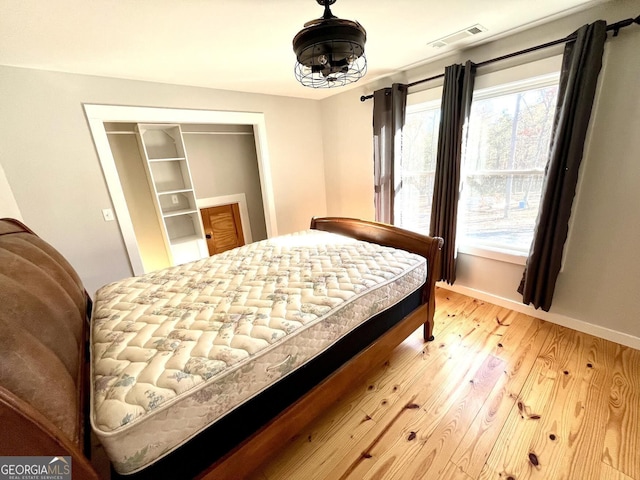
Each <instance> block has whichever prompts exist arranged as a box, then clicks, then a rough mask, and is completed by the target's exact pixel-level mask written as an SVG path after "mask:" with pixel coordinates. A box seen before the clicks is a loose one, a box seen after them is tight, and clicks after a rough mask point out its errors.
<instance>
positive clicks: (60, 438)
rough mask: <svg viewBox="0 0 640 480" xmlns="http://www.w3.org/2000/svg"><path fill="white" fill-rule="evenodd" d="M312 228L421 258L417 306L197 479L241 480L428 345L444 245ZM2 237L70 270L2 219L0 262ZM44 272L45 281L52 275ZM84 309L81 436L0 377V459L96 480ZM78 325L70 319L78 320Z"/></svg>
mask: <svg viewBox="0 0 640 480" xmlns="http://www.w3.org/2000/svg"><path fill="white" fill-rule="evenodd" d="M311 228H312V229H317V230H324V231H327V232H333V233H339V234H343V235H347V236H350V237H353V238H356V239H359V240H364V241H368V242H372V243H377V244H381V245H386V246H391V247H396V248H400V249H403V250H407V251H410V252H413V253H416V254H419V255H421V256H423V257H425V258H426V259H427V264H428V274H427V281H426V283H425V284H424V286H423V287H422V292H421V304H420V306H419V307H418V308H416V309H415V310H413V311H412V312H411V313H409V314H408V315H407V316H406V317H404V318H403V319H402V320H401V321H400V322H399V323H397V324H396V325H395V326H394V327H392V328H391V329H389V330H388V331H387V332H386V333H384V334H383V335H382V336H381V337H380V338H379V339H378V340H377V341H375V342H374V343H372V344H371V345H369V346H368V347H366V348H365V349H363V350H362V351H361V352H360V353H359V354H357V355H356V356H354V357H352V358H351V360H349V361H348V362H347V363H345V364H344V365H343V366H341V367H340V368H339V369H338V370H336V371H335V372H334V373H333V374H332V375H330V376H329V377H327V378H326V379H325V380H324V381H322V382H321V383H320V384H318V385H317V386H316V387H314V388H313V389H312V390H310V391H309V392H308V393H307V394H305V395H304V396H302V397H301V398H300V399H298V400H297V401H296V402H294V403H293V404H291V405H290V406H289V407H287V408H286V409H285V410H284V411H283V412H281V413H280V414H279V415H278V416H277V417H275V418H274V419H273V420H271V421H270V422H268V423H267V424H266V425H265V426H263V427H262V428H261V429H260V430H258V431H257V432H256V433H254V434H253V435H252V436H251V437H249V438H248V439H246V440H245V441H243V442H242V443H240V444H239V445H238V446H236V447H235V448H234V449H233V450H231V451H230V452H229V453H228V454H226V455H225V456H223V457H222V458H221V459H219V460H217V461H216V462H215V463H213V464H212V465H211V466H210V467H209V468H207V469H206V470H205V471H204V472H202V473H201V474H200V476H199V477H197V478H200V479H207V480H224V479H230V480H231V479H234V480H235V479H238V478H244V477H245V476H247V475H249V474H250V473H251V472H252V471H254V470H255V469H256V468H258V467H259V466H260V465H261V464H263V463H264V462H265V461H266V460H267V459H268V458H270V457H271V456H272V455H273V446H274V445H282V444H283V443H286V442H287V441H289V440H290V439H291V438H293V437H294V436H295V435H296V434H297V433H298V432H300V431H301V430H302V429H303V428H304V427H305V426H306V425H307V424H309V423H310V422H311V421H312V420H313V419H314V418H315V417H317V416H318V415H320V414H321V413H322V412H323V411H324V410H326V409H327V408H328V407H329V406H330V405H331V404H333V403H334V402H335V401H336V400H337V399H338V398H339V397H340V396H342V395H343V394H344V393H345V392H347V391H348V390H349V389H351V388H352V387H353V379H355V378H363V377H364V376H365V375H366V374H367V372H370V371H372V370H373V369H375V368H378V367H379V366H380V365H381V364H382V363H383V362H384V361H385V360H386V359H387V358H388V356H389V355H390V353H391V351H392V350H393V349H394V348H395V347H396V346H398V345H399V344H400V343H401V342H402V341H403V340H404V339H405V338H407V337H408V336H409V335H410V334H411V333H412V332H414V331H415V330H416V329H417V328H419V327H420V326H421V325H424V338H425V340H433V316H434V311H435V300H434V295H435V283H436V280H437V278H438V276H439V272H440V261H441V260H440V259H441V250H442V245H443V240H442V239H441V238H438V237H436V238H432V237H428V236H425V235H420V234H417V233H413V232H409V231H407V230H403V229H400V228H397V227H394V226H390V225H385V224H381V223H377V222H370V221H364V220H357V219H350V218H341V217H325V218H313V219H312V220H311ZM7 235H14V236H16V237H20V241H21V242H27V243H29V244H31V243H34V244H36V245H37V248H39V249H43V250H44V251H45V252H46V253H47V254H48V255H54V254H53V253H51V251H53V252H55V255H57V257H59V258H57V257H56V258H57V260H58V262H59V263H60V265H61V268H62V269H63V270H64V271H65V272H68V270H71V271H72V272H73V269H72V268H71V266H70V265H69V264H68V263H66V260H64V258H62V257H61V256H60V255H59V254H58V253H57V252H56V251H55V250H54V249H53V248H52V247H50V246H49V245H48V244H46V243H45V242H44V241H42V240H40V239H39V238H37V236H36V235H35V234H33V232H31V231H30V230H29V229H28V228H27V227H26V226H24V225H23V224H21V223H20V222H17V221H15V220H7V219H3V220H0V261H1V260H2V254H3V253H4V250H3V248H5V247H4V245H3V240H6V239H8V238H9V237H7ZM13 241H14V239H11V241H9V242H6V243H7V244H9V247H8V248H7V250H8V251H10V254H11V255H13V254H14V253H13V252H11V250H12V249H13V247H12V246H11V245H12V242H13ZM30 251H31V247H29V248H27V252H30ZM5 263H6V262H5ZM4 270H5V267H3V266H1V265H0V298H2V294H3V289H7V290H6V291H8V292H9V293H8V294H11V292H10V289H11V288H15V285H13V283H11V282H8V285H5V284H4V283H3V281H2V279H3V278H11V271H8V272H7V271H4ZM47 274H48V275H49V276H51V273H50V272H48V273H47ZM73 275H75V277H74V278H77V274H75V272H73ZM77 284H78V285H77V288H78V289H79V291H78V292H75V293H76V296H77V297H78V298H80V296H84V295H86V294H85V293H84V289H83V288H82V285H81V283H79V281H78V282H77ZM6 291H5V293H6ZM85 307H86V306H85ZM82 308H83V305H79V307H78V310H79V311H74V312H72V313H73V316H75V317H77V319H80V320H79V321H80V322H81V324H82V325H81V329H82V333H81V335H80V337H79V339H78V352H77V355H78V358H80V365H79V371H78V372H76V374H77V376H76V378H77V382H76V386H75V388H76V389H77V391H76V392H72V393H75V395H76V398H78V399H79V400H78V406H79V407H78V408H77V410H78V411H77V419H78V423H79V426H78V428H79V429H80V431H81V432H82V430H83V429H85V430H84V431H85V434H84V435H82V434H81V435H79V436H78V437H77V438H75V439H72V438H69V436H68V435H65V434H64V432H63V431H61V429H60V428H58V427H57V426H56V425H55V422H54V421H52V420H51V418H49V417H50V416H51V415H50V412H47V411H46V410H47V409H46V408H38V407H34V406H33V405H31V404H30V399H29V398H24V395H23V394H22V393H21V388H20V386H18V387H15V385H9V386H7V385H5V381H4V379H3V377H2V376H1V375H0V422H2V424H3V433H2V434H1V436H0V455H39V456H45V455H51V456H67V455H68V456H71V457H72V466H73V478H74V479H84V478H87V479H98V478H99V476H98V474H97V472H96V471H95V470H94V469H93V467H92V466H91V464H90V462H89V460H88V457H89V456H90V451H89V449H88V444H89V442H88V441H87V434H86V432H87V431H88V427H87V425H88V421H87V420H88V414H87V403H88V402H87V400H88V395H86V392H88V391H89V389H88V385H87V384H86V381H87V378H88V376H87V375H86V367H87V364H86V362H87V359H86V357H85V353H84V352H85V351H86V346H87V345H86V341H87V340H86V339H87V331H88V326H87V325H88V324H87V323H86V321H85V318H84V314H85V312H86V310H85V311H82ZM33 310H34V312H35V313H34V315H38V314H40V315H41V314H42V312H40V311H39V310H38V308H35V307H34V309H33ZM21 311H22V309H21ZM24 311H25V315H26V316H27V317H29V319H28V321H33V319H34V316H33V315H31V314H30V313H29V305H25V306H24ZM77 319H76V320H75V321H76V322H77ZM0 320H2V317H0ZM15 328H20V325H17V326H15ZM45 341H46V340H45ZM5 354H6V353H5V351H0V361H3V362H4V361H5V358H4V357H5ZM34 361H35V360H34ZM12 390H14V391H12ZM43 410H45V411H43ZM5 425H6V427H5ZM85 427H87V428H85Z"/></svg>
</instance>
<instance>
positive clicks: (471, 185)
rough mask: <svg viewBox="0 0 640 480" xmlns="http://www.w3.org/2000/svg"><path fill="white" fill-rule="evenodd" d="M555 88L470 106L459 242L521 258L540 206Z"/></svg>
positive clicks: (496, 96)
mask: <svg viewBox="0 0 640 480" xmlns="http://www.w3.org/2000/svg"><path fill="white" fill-rule="evenodd" d="M557 90H558V88H557V85H551V86H544V87H538V88H532V89H529V90H525V91H521V92H515V93H509V94H503V95H500V94H497V95H495V96H492V97H490V98H484V99H481V100H477V101H476V100H474V102H473V104H472V107H471V118H470V122H469V136H468V143H467V147H466V151H465V158H464V165H463V194H462V198H461V203H460V206H459V208H460V211H459V230H458V231H459V232H460V235H461V239H460V242H461V243H464V244H467V245H473V246H477V247H482V246H486V247H497V248H502V249H507V250H516V251H521V252H523V253H526V252H527V251H528V250H529V246H530V244H531V240H532V238H533V229H534V226H535V221H536V217H537V214H538V206H539V204H540V194H541V190H542V179H543V175H544V167H545V165H546V162H547V157H548V152H549V143H550V138H551V137H550V136H551V127H552V124H553V116H554V112H555V105H556V97H557Z"/></svg>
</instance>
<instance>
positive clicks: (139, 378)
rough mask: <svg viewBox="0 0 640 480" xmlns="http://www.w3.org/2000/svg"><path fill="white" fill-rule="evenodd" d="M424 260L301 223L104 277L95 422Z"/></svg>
mask: <svg viewBox="0 0 640 480" xmlns="http://www.w3.org/2000/svg"><path fill="white" fill-rule="evenodd" d="M424 263H425V259H424V258H422V257H420V256H418V255H414V254H411V253H408V252H404V251H402V250H395V249H392V248H388V247H382V246H380V245H376V244H372V243H367V242H360V241H357V240H353V239H350V238H347V237H343V236H340V235H335V234H331V233H327V232H322V231H316V230H307V231H304V232H299V233H296V234H292V235H287V236H282V237H277V238H274V239H270V240H265V241H262V242H256V243H253V244H250V245H247V246H244V247H241V248H238V249H234V250H231V251H228V252H225V253H222V254H219V255H215V256H213V257H210V258H207V259H203V260H200V261H197V262H193V263H189V264H185V265H181V266H177V267H172V268H169V269H165V270H160V271H157V272H152V273H149V274H146V275H143V276H140V277H132V278H128V279H125V280H121V281H118V282H115V283H112V284H109V285H106V286H104V287H102V288H101V289H100V290H98V292H97V294H96V301H95V308H94V313H93V318H92V329H91V336H92V393H93V395H92V424H93V426H94V428H95V429H98V430H100V431H101V432H102V433H104V434H109V432H112V433H113V432H115V431H117V430H118V429H122V428H126V427H127V426H128V425H130V424H132V423H136V422H137V421H138V420H139V419H140V418H141V417H144V416H145V415H148V414H151V413H153V412H154V410H156V409H158V408H159V407H160V406H166V405H167V404H169V403H171V402H175V401H176V400H177V399H178V398H179V397H180V396H181V395H184V394H185V393H186V392H190V391H193V390H194V389H198V388H200V387H201V386H202V385H203V384H206V383H208V382H213V381H215V380H216V378H217V377H218V376H220V375H222V374H223V373H225V372H228V371H229V369H237V368H241V367H242V365H244V364H245V363H246V362H248V361H250V360H251V359H252V358H254V357H256V356H259V355H263V354H265V353H266V352H268V351H269V350H270V349H272V348H274V346H276V345H278V344H279V343H280V342H282V341H284V339H285V338H286V337H287V336H291V335H295V334H296V332H298V331H299V330H300V329H304V328H306V327H307V326H309V325H312V324H314V323H315V322H317V321H320V320H321V319H323V318H324V317H326V316H327V315H328V314H330V313H331V312H332V311H333V310H335V309H338V308H340V307H341V305H344V304H345V303H347V302H349V301H350V300H351V299H353V298H355V297H357V296H358V295H359V294H360V293H361V292H364V291H366V290H367V289H369V288H371V287H374V286H375V285H378V284H380V283H384V282H386V281H389V279H394V278H396V277H397V275H398V274H399V273H401V272H403V271H407V270H410V269H413V268H415V267H416V266H417V265H424Z"/></svg>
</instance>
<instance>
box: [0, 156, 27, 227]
mask: <svg viewBox="0 0 640 480" xmlns="http://www.w3.org/2000/svg"><path fill="white" fill-rule="evenodd" d="M0 218H15V219H17V220H22V214H21V213H20V209H19V208H18V204H17V203H16V199H15V197H14V196H13V190H11V186H10V185H9V182H8V181H7V176H6V175H5V174H4V169H3V168H2V165H0Z"/></svg>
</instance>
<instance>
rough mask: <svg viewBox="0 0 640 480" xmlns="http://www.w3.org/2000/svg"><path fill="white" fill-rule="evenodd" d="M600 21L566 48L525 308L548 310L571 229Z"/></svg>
mask: <svg viewBox="0 0 640 480" xmlns="http://www.w3.org/2000/svg"><path fill="white" fill-rule="evenodd" d="M606 37H607V33H606V23H605V22H604V21H602V20H600V21H598V22H595V23H593V24H590V25H585V26H583V27H581V28H580V29H579V30H578V31H577V32H576V39H575V41H571V42H569V43H567V45H566V47H565V51H564V58H563V62H562V72H561V74H560V88H559V91H558V104H557V107H556V113H555V118H554V125H553V133H552V137H551V148H550V153H549V160H548V162H547V166H546V169H545V180H544V184H543V187H542V200H541V202H540V210H539V211H538V219H537V222H536V229H535V232H534V238H533V242H532V244H531V248H530V250H529V258H528V259H527V265H526V267H525V271H524V275H523V278H522V282H520V286H519V287H518V292H520V293H521V294H522V301H523V302H524V303H525V304H529V303H531V304H533V306H534V307H535V308H542V309H543V310H545V311H549V308H550V307H551V301H552V299H553V292H554V290H555V286H556V279H557V278H558V273H559V272H560V267H561V264H562V251H563V248H564V243H565V241H566V239H567V232H568V230H569V218H570V216H571V205H572V203H573V197H574V195H575V191H576V184H577V182H578V169H579V168H580V162H581V160H582V153H583V150H584V140H585V137H586V134H587V127H588V125H589V118H590V116H591V106H592V105H593V98H594V96H595V91H596V84H597V81H598V73H599V72H600V68H601V67H602V53H603V51H604V42H605V40H606Z"/></svg>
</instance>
